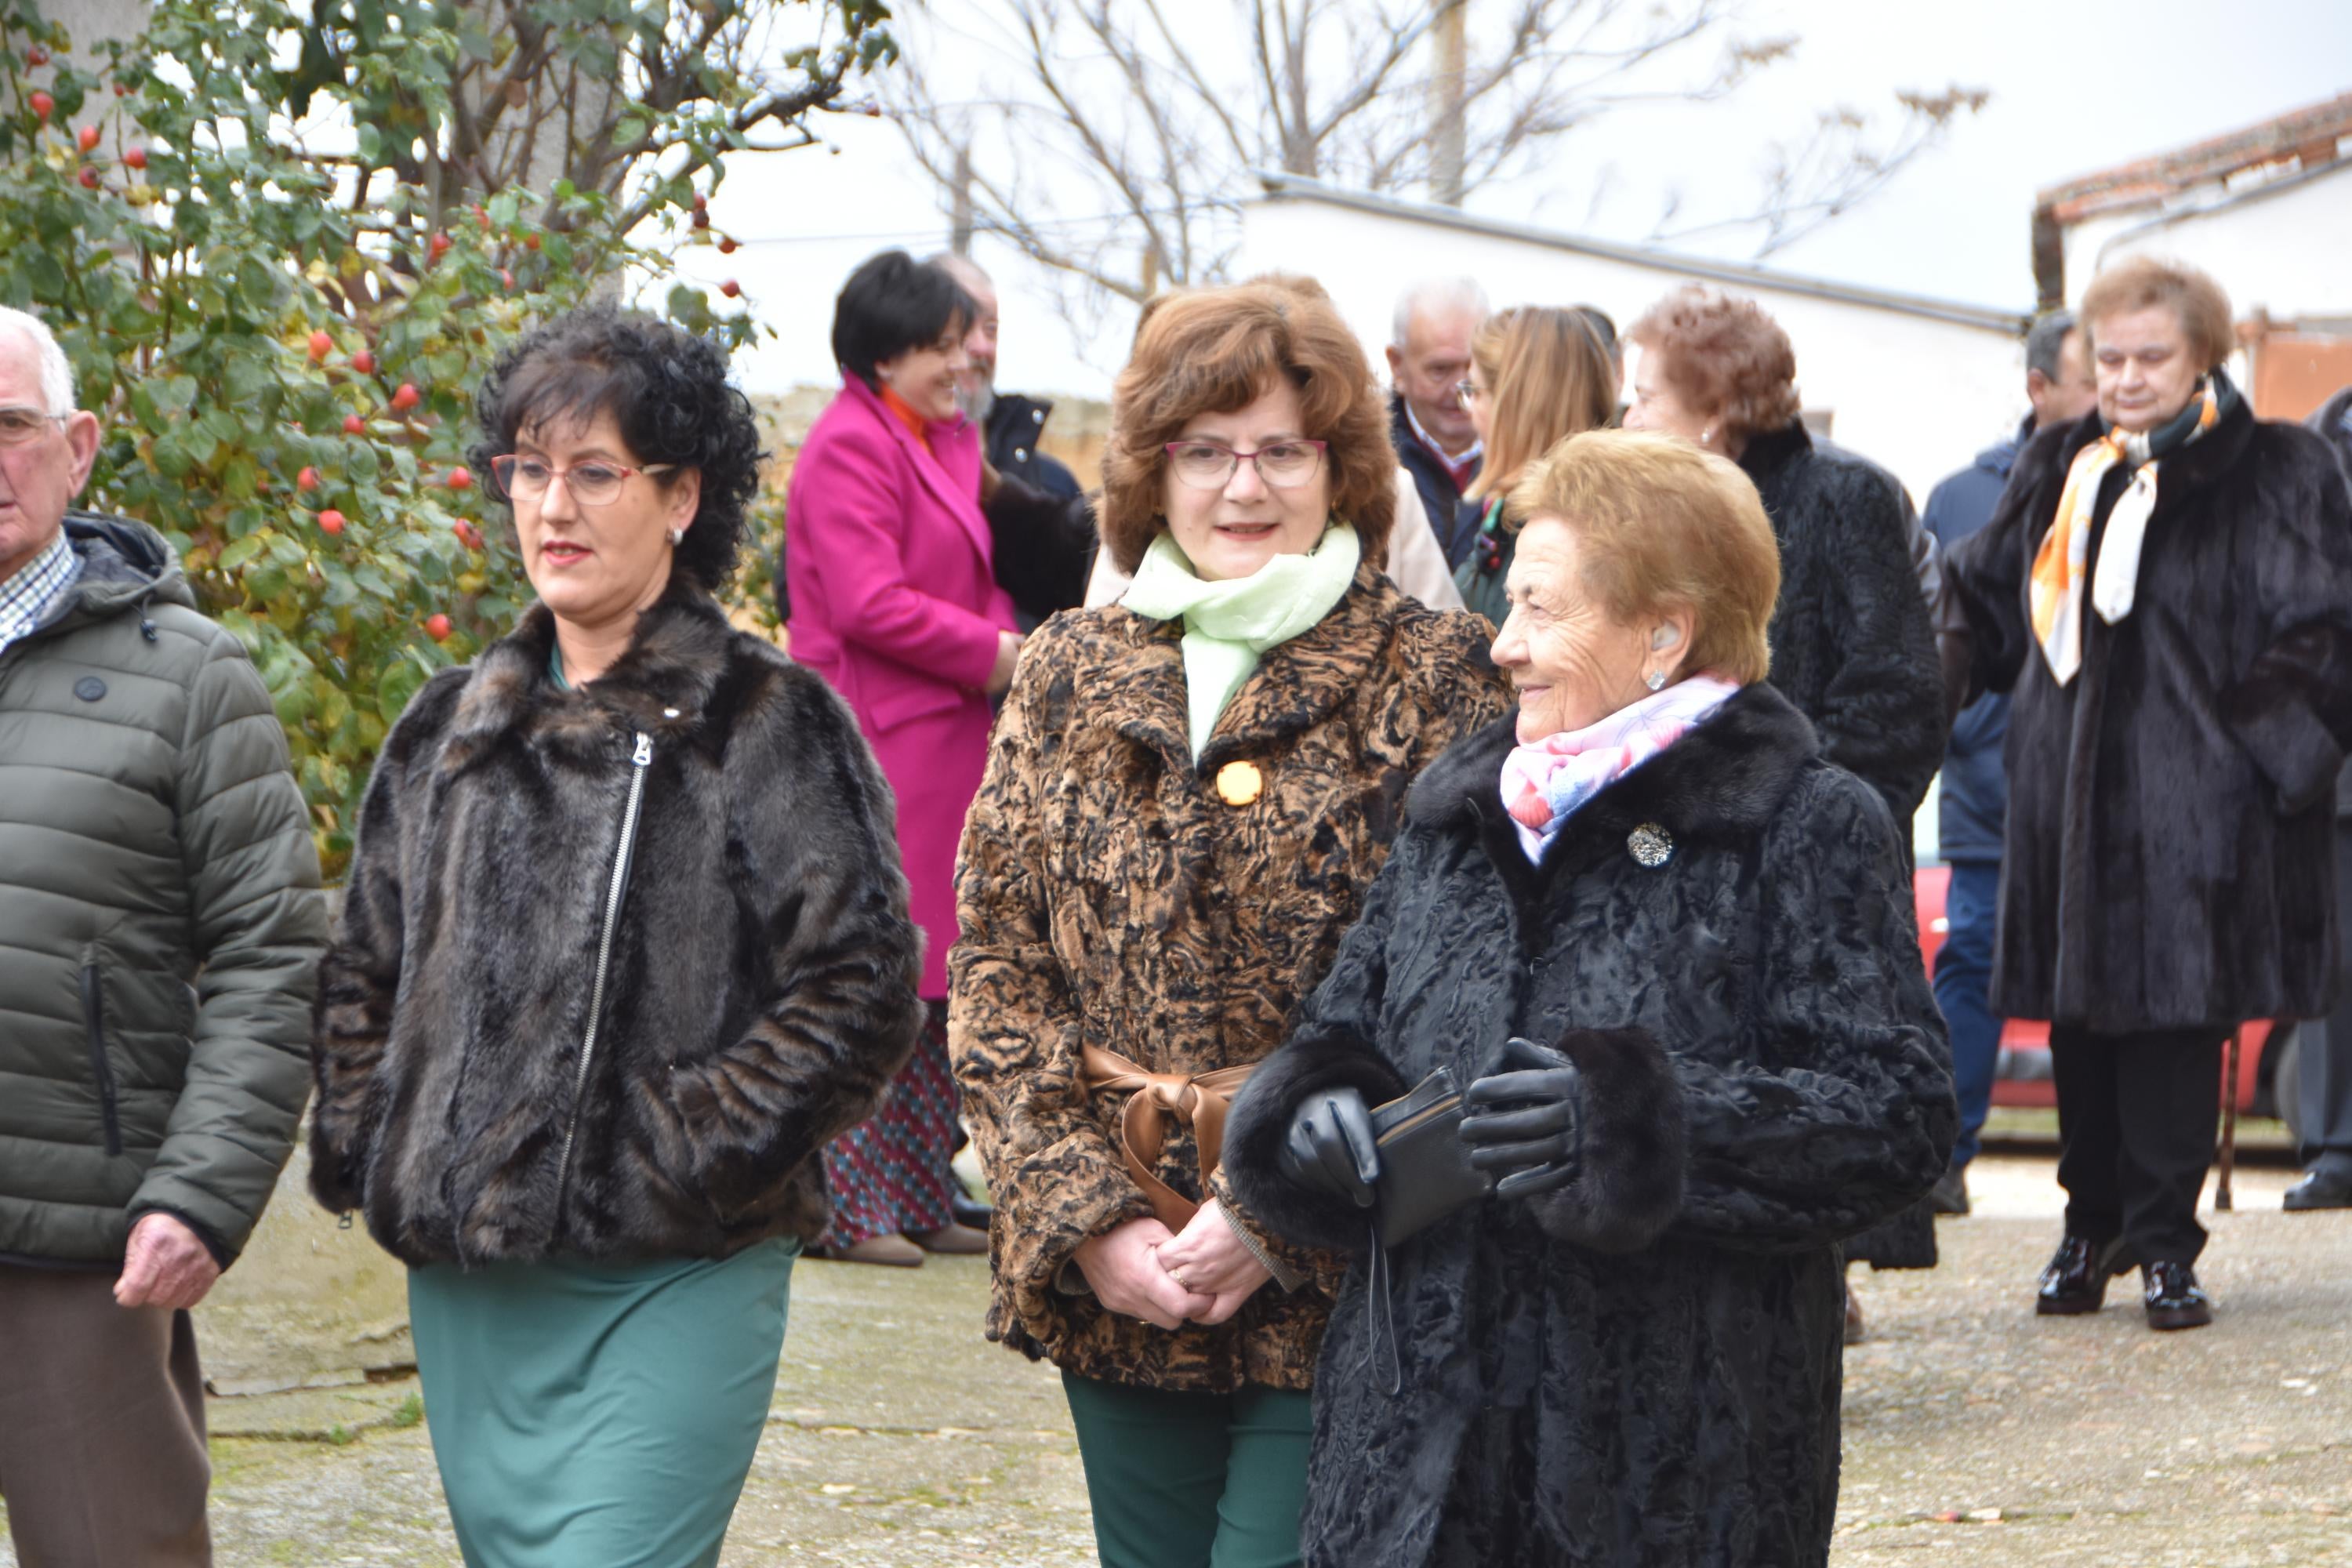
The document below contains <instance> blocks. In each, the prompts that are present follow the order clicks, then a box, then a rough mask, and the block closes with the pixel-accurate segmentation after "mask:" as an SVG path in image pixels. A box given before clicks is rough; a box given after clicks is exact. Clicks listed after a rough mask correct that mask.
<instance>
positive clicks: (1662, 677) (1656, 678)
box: [1642, 669, 1666, 691]
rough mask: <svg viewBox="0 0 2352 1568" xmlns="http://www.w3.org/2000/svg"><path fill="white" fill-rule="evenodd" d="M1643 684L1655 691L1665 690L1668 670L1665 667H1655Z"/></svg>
mask: <svg viewBox="0 0 2352 1568" xmlns="http://www.w3.org/2000/svg"><path fill="white" fill-rule="evenodd" d="M1642 684H1643V685H1644V686H1646V687H1648V688H1649V689H1651V690H1653V691H1664V689H1666V672H1665V671H1664V670H1663V669H1654V670H1652V671H1650V673H1649V675H1648V677H1647V678H1646V679H1643V682H1642Z"/></svg>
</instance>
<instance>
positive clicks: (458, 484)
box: [449, 466, 474, 490]
mask: <svg viewBox="0 0 2352 1568" xmlns="http://www.w3.org/2000/svg"><path fill="white" fill-rule="evenodd" d="M449 488H450V489H453V490H469V489H473V488H474V476H473V475H472V474H471V473H469V472H467V470H466V468H463V467H462V466H461V467H458V468H452V469H450V470H449Z"/></svg>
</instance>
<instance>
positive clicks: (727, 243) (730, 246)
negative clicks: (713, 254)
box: [719, 234, 735, 256]
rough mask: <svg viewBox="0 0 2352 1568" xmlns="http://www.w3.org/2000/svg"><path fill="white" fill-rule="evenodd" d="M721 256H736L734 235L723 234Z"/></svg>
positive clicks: (720, 244)
mask: <svg viewBox="0 0 2352 1568" xmlns="http://www.w3.org/2000/svg"><path fill="white" fill-rule="evenodd" d="M734 254H735V237H734V236H733V235H731V234H722V235H720V236H719V255H721V256H732V255H734Z"/></svg>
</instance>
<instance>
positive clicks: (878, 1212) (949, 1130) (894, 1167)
mask: <svg viewBox="0 0 2352 1568" xmlns="http://www.w3.org/2000/svg"><path fill="white" fill-rule="evenodd" d="M929 1008H930V1013H929V1017H928V1018H927V1019H926V1020H925V1022H924V1025H923V1035H922V1038H921V1039H920V1040H919V1041H918V1042H916V1045H915V1054H914V1055H913V1056H912V1057H911V1058H908V1062H907V1065H906V1066H905V1067H903V1068H899V1069H898V1077H897V1078H896V1079H893V1080H892V1081H891V1084H890V1093H889V1097H888V1098H887V1099H886V1100H884V1101H883V1102H882V1109H881V1110H877V1111H876V1112H875V1113H874V1115H873V1116H872V1117H871V1118H870V1119H869V1120H867V1121H863V1122H860V1123H859V1124H858V1125H857V1126H856V1127H853V1128H851V1129H850V1130H849V1131H846V1132H845V1133H843V1134H842V1135H841V1136H840V1137H838V1138H836V1139H835V1140H834V1141H833V1142H831V1143H828V1144H827V1145H825V1151H824V1185H825V1194H826V1195H827V1196H828V1197H830V1198H831V1199H832V1200H833V1226H832V1228H831V1229H830V1230H828V1231H827V1232H826V1234H825V1238H824V1244H825V1245H826V1246H828V1247H850V1246H854V1245H855V1244H856V1243H858V1242H861V1241H865V1240H866V1239H868V1238H869V1237H877V1236H890V1235H894V1234H897V1233H898V1232H901V1231H905V1232H911V1233H917V1234H919V1233H921V1232H924V1231H931V1230H938V1229H940V1227H941V1226H945V1225H947V1224H948V1223H949V1222H950V1220H951V1219H953V1218H954V1215H953V1212H952V1211H951V1210H950V1208H949V1207H948V1195H949V1194H950V1193H951V1192H952V1191H953V1190H954V1184H955V1180H956V1176H955V1173H954V1171H953V1170H952V1169H951V1168H950V1165H949V1161H950V1160H951V1159H952V1158H953V1157H954V1155H955V1146H956V1104H957V1100H956V1082H955V1074H954V1073H953V1071H952V1070H951V1069H950V1067H949V1064H948V1009H947V1004H946V1003H944V1002H937V1001H934V1002H932V1003H930V1004H929Z"/></svg>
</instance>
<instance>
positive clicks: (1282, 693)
mask: <svg viewBox="0 0 2352 1568" xmlns="http://www.w3.org/2000/svg"><path fill="white" fill-rule="evenodd" d="M1402 605H1403V599H1402V595H1399V594H1398V593H1397V591H1396V589H1395V588H1394V587H1392V586H1391V585H1390V584H1389V582H1388V580H1387V579H1386V578H1385V577H1383V576H1382V575H1381V570H1380V568H1379V567H1377V566H1375V565H1373V564H1372V563H1370V561H1369V560H1367V561H1365V562H1364V563H1361V564H1360V565H1359V566H1358V567H1357V568H1356V580H1355V582H1354V583H1352V584H1349V588H1348V591H1347V592H1346V593H1345V594H1343V595H1340V597H1339V604H1337V605H1334V606H1332V609H1331V612H1330V614H1328V615H1327V616H1324V617H1323V618H1322V619H1321V620H1319V621H1318V622H1316V623H1315V625H1313V626H1309V627H1308V628H1307V630H1305V631H1303V632H1301V633H1299V634H1298V635H1297V637H1292V638H1291V639H1290V640H1289V641H1288V642H1286V643H1281V644H1278V645H1277V646H1276V647H1271V648H1268V649H1267V650H1266V651H1265V657H1264V658H1261V659H1260V660H1259V661H1258V667H1257V668H1256V669H1255V670H1254V671H1253V672H1252V673H1251V675H1250V678H1249V679H1247V680H1246V681H1244V682H1243V683H1242V689H1240V690H1239V691H1237V692H1235V693H1234V700H1232V701H1231V702H1229V703H1227V704H1226V705H1225V711H1224V716H1223V718H1221V719H1219V720H1218V721H1217V728H1216V732H1215V733H1214V734H1213V735H1212V736H1211V737H1210V739H1209V743H1208V744H1207V745H1206V746H1205V747H1203V748H1202V752H1201V757H1200V763H1199V771H1200V772H1201V773H1203V774H1207V773H1214V772H1215V771H1216V770H1217V768H1218V767H1219V766H1221V765H1222V764H1223V763H1224V762H1226V761H1227V760H1229V759H1230V758H1232V757H1234V756H1235V755H1238V754H1241V753H1244V752H1248V751H1250V750H1251V749H1252V748H1254V747H1256V746H1260V745H1262V744H1263V743H1264V742H1266V741H1267V740H1269V739H1272V738H1274V737H1276V736H1279V735H1286V734H1295V733H1297V732H1298V731H1303V730H1307V729H1311V728H1313V727H1314V726H1315V725H1317V724H1318V723H1320V722H1321V721H1324V720H1325V719H1327V718H1328V717H1329V716H1330V715H1331V714H1333V713H1334V712H1336V711H1338V710H1339V705H1340V704H1341V703H1343V702H1345V701H1346V700H1348V698H1349V696H1350V695H1351V694H1353V693H1354V692H1356V691H1358V690H1360V689H1361V688H1362V687H1363V685H1364V678H1365V676H1366V675H1367V673H1368V672H1369V671H1370V668H1371V667H1372V665H1373V663H1374V662H1375V661H1376V660H1378V659H1379V658H1380V657H1381V652H1382V651H1383V650H1384V649H1385V648H1386V647H1388V644H1389V640H1390V638H1391V636H1392V635H1393V633H1394V630H1395V626H1396V620H1397V616H1398V613H1399V611H1400V610H1401V609H1402ZM1117 615H1118V620H1119V621H1120V622H1121V623H1123V625H1121V626H1120V627H1119V628H1118V633H1115V635H1121V634H1123V637H1124V640H1125V642H1126V645H1127V648H1128V653H1127V656H1126V657H1124V658H1118V659H1116V660H1114V661H1113V662H1112V664H1111V666H1110V668H1108V670H1107V671H1105V673H1104V674H1103V675H1102V676H1101V677H1100V679H1099V680H1098V682H1093V683H1089V689H1088V691H1087V700H1088V701H1089V702H1090V703H1096V704H1099V705H1100V707H1101V710H1103V711H1105V712H1107V713H1108V714H1109V716H1110V722H1111V724H1112V726H1113V727H1114V728H1116V729H1117V730H1118V731H1119V732H1120V733H1122V734H1125V735H1127V736H1129V738H1131V739H1133V740H1135V741H1137V742H1140V743H1142V744H1144V745H1146V746H1149V747H1150V748H1151V749H1153V750H1154V751H1157V752H1160V753H1162V754H1163V755H1164V756H1166V757H1167V758H1168V760H1169V763H1170V765H1171V767H1175V768H1178V769H1180V770H1182V771H1186V772H1190V771H1192V768H1193V766H1194V763H1193V761H1192V746H1191V742H1189V740H1188V739H1187V738H1186V737H1187V726H1188V723H1189V721H1188V719H1187V710H1186V708H1185V702H1184V655H1183V647H1182V642H1183V636H1184V626H1183V623H1182V622H1181V620H1169V621H1160V620H1152V619H1150V618H1149V617H1147V616H1139V615H1136V614H1134V613H1133V612H1132V611H1129V610H1124V609H1122V610H1120V611H1118V612H1117Z"/></svg>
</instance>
